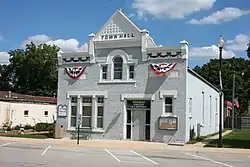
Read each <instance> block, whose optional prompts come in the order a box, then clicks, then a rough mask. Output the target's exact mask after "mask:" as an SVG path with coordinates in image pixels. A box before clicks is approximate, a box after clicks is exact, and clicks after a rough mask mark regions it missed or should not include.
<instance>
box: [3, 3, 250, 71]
mask: <svg viewBox="0 0 250 167" xmlns="http://www.w3.org/2000/svg"><path fill="white" fill-rule="evenodd" d="M118 8H121V9H122V11H123V13H125V14H126V15H127V16H128V17H129V19H131V20H132V21H133V22H134V23H135V24H136V25H137V26H138V27H139V28H140V29H144V28H145V29H147V30H149V33H150V36H152V37H153V38H154V41H155V42H156V43H157V44H161V45H179V42H180V41H182V40H187V41H188V42H189V44H190V60H189V64H190V66H191V67H193V66H195V65H202V64H203V63H206V62H207V61H209V59H210V58H215V57H217V52H218V49H217V47H216V45H217V41H218V38H219V35H220V34H223V37H224V40H225V51H224V52H223V53H224V57H225V58H229V57H232V56H236V57H244V58H246V53H245V51H244V50H245V49H246V47H247V43H248V42H249V41H250V28H249V27H250V1H249V0H238V1H234V0H188V1H187V0H91V1H80V0H75V1H62V0H60V1H59V0H53V1H34V0H25V1H16V0H2V1H1V2H0V21H1V24H0V63H6V62H7V61H8V54H7V53H6V52H8V51H9V50H10V49H16V48H21V47H23V46H25V43H27V42H30V41H33V42H35V43H43V42H46V43H54V44H57V45H59V46H60V47H61V48H62V50H66V51H76V50H80V49H82V48H83V46H84V43H85V42H86V41H87V40H88V39H89V38H88V35H89V34H90V33H92V32H93V33H96V32H97V31H98V30H99V29H100V28H101V26H102V25H103V24H104V23H105V22H106V21H107V20H108V18H109V17H110V16H111V15H112V14H113V13H114V12H115V11H116V10H117V9H118Z"/></svg>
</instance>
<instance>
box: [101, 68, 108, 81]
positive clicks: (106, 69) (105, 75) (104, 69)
mask: <svg viewBox="0 0 250 167" xmlns="http://www.w3.org/2000/svg"><path fill="white" fill-rule="evenodd" d="M102 79H103V80H106V79H108V65H103V66H102Z"/></svg>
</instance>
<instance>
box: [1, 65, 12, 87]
mask: <svg viewBox="0 0 250 167" xmlns="http://www.w3.org/2000/svg"><path fill="white" fill-rule="evenodd" d="M9 73H10V69H9V66H8V65H6V64H3V65H0V88H1V90H4V91H8V90H11V83H10V79H9V77H8V76H9Z"/></svg>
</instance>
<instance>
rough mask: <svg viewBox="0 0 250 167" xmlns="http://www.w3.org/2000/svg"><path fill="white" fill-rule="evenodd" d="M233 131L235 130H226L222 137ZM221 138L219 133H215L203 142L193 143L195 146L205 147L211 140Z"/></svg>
mask: <svg viewBox="0 0 250 167" xmlns="http://www.w3.org/2000/svg"><path fill="white" fill-rule="evenodd" d="M231 132H233V130H226V131H225V132H223V133H222V137H223V136H225V135H228V134H230V133H231ZM218 138H219V134H217V135H214V136H210V137H208V138H205V139H204V140H203V141H201V142H198V143H195V144H193V145H194V146H200V147H204V146H205V145H206V144H208V142H209V141H210V140H216V139H218Z"/></svg>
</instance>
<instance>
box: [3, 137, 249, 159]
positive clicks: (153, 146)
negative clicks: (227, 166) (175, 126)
mask: <svg viewBox="0 0 250 167" xmlns="http://www.w3.org/2000/svg"><path fill="white" fill-rule="evenodd" d="M0 141H4V142H6V143H7V142H23V143H29V144H32V143H35V144H39V143H40V144H46V145H58V146H62V147H63V146H65V147H84V148H103V149H126V150H128V149H133V150H150V151H152V152H162V151H166V150H178V151H195V152H196V151H199V152H226V153H241V154H248V155H250V149H231V148H207V147H197V146H194V145H184V146H170V145H167V144H165V143H154V142H141V141H124V140H80V145H77V144H76V140H67V139H28V138H14V137H0Z"/></svg>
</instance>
